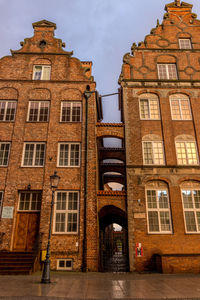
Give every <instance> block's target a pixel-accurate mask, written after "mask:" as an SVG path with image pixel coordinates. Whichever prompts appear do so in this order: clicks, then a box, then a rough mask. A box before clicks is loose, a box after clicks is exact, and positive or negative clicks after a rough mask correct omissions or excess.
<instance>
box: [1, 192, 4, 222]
mask: <svg viewBox="0 0 200 300" xmlns="http://www.w3.org/2000/svg"><path fill="white" fill-rule="evenodd" d="M3 197H4V191H2V190H0V217H1V213H2V208H3Z"/></svg>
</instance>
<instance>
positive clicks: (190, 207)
mask: <svg viewBox="0 0 200 300" xmlns="http://www.w3.org/2000/svg"><path fill="white" fill-rule="evenodd" d="M181 193H182V200H183V210H184V218H185V227H186V232H190V233H192V232H194V233H195V232H200V189H189V188H187V189H182V190H181Z"/></svg>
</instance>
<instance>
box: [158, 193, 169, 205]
mask: <svg viewBox="0 0 200 300" xmlns="http://www.w3.org/2000/svg"><path fill="white" fill-rule="evenodd" d="M158 203H159V208H169V203H168V196H167V191H158Z"/></svg>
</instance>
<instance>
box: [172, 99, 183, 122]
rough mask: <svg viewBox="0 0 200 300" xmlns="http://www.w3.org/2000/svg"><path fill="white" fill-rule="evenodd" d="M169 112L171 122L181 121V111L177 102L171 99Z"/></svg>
mask: <svg viewBox="0 0 200 300" xmlns="http://www.w3.org/2000/svg"><path fill="white" fill-rule="evenodd" d="M171 111H172V119H173V120H181V110H180V105H179V100H177V99H171Z"/></svg>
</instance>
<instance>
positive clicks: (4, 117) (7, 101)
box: [0, 100, 17, 122]
mask: <svg viewBox="0 0 200 300" xmlns="http://www.w3.org/2000/svg"><path fill="white" fill-rule="evenodd" d="M3 102H4V103H5V104H6V105H5V111H4V115H3V120H0V122H14V121H15V116H16V110H17V101H16V100H0V103H3ZM8 103H15V113H14V118H13V120H6V116H7V110H8ZM0 109H1V107H0Z"/></svg>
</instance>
